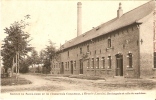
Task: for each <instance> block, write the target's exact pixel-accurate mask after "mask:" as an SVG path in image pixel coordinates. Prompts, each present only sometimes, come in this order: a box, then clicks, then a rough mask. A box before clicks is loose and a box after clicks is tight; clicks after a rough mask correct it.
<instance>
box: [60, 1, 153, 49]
mask: <svg viewBox="0 0 156 100" xmlns="http://www.w3.org/2000/svg"><path fill="white" fill-rule="evenodd" d="M154 8H155V1H154V0H152V1H150V2H147V3H145V4H143V5H141V6H139V7H137V8H135V9H133V10H131V11H129V12H127V13H125V14H123V15H122V16H121V17H120V18H114V19H112V20H110V21H108V22H106V23H104V24H102V25H99V26H97V27H96V28H94V29H92V30H90V31H88V32H86V33H84V34H82V35H80V36H78V37H76V38H74V39H72V40H70V41H68V42H66V43H65V44H64V45H63V48H62V49H65V48H69V47H71V46H74V45H77V44H79V43H82V42H85V41H87V40H91V39H93V38H95V37H98V36H101V35H104V34H107V33H110V32H112V31H115V30H117V29H119V28H122V27H125V26H128V25H131V24H133V23H135V22H137V21H139V20H140V19H142V18H144V17H145V16H147V15H149V14H150V13H151V12H152V11H153V10H154ZM97 29H98V30H97Z"/></svg>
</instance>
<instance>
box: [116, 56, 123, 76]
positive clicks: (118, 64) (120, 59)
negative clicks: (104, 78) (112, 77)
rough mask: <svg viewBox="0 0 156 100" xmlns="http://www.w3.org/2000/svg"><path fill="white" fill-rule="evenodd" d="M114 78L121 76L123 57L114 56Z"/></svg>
mask: <svg viewBox="0 0 156 100" xmlns="http://www.w3.org/2000/svg"><path fill="white" fill-rule="evenodd" d="M115 56H116V76H123V55H122V54H116V55H115Z"/></svg>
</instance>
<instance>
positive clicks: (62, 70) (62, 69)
mask: <svg viewBox="0 0 156 100" xmlns="http://www.w3.org/2000/svg"><path fill="white" fill-rule="evenodd" d="M60 74H64V65H63V62H62V63H61V69H60Z"/></svg>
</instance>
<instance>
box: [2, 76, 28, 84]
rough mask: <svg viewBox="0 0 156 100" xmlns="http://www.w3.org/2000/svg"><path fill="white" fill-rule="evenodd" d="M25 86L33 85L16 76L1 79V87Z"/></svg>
mask: <svg viewBox="0 0 156 100" xmlns="http://www.w3.org/2000/svg"><path fill="white" fill-rule="evenodd" d="M23 84H31V82H30V81H28V80H26V79H24V78H20V77H18V79H16V76H12V77H6V78H1V86H11V85H23Z"/></svg>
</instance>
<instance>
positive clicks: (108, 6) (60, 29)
mask: <svg viewBox="0 0 156 100" xmlns="http://www.w3.org/2000/svg"><path fill="white" fill-rule="evenodd" d="M77 2H81V3H82V33H85V32H87V31H89V30H91V29H92V27H96V26H98V25H100V24H102V23H104V22H107V21H109V20H111V19H113V18H115V17H116V16H117V10H118V7H119V3H120V2H121V3H122V9H123V13H126V12H128V11H130V10H132V9H134V8H136V7H138V6H140V5H142V4H144V3H146V2H148V1H134V0H129V1H125V0H124V1H98V0H96V1H94V0H86V1H84V0H83V1H82V0H79V1H76V0H74V1H68V0H66V1H54V0H1V6H0V7H1V9H0V13H1V14H0V18H1V20H0V23H1V24H0V42H1V43H2V40H3V39H4V38H5V37H6V34H5V33H4V28H5V27H9V26H10V25H11V24H12V23H13V22H15V21H20V20H23V19H24V16H25V15H27V14H29V15H30V19H28V20H27V22H29V24H30V25H29V26H27V28H26V30H25V31H26V32H28V33H29V34H30V38H32V39H33V40H32V41H31V42H30V44H31V46H32V47H35V49H36V50H37V51H40V50H41V49H44V48H45V47H46V45H48V41H49V40H51V41H52V42H53V43H55V46H56V47H57V48H59V46H60V44H64V43H65V41H68V40H70V39H72V38H75V37H76V36H77Z"/></svg>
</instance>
